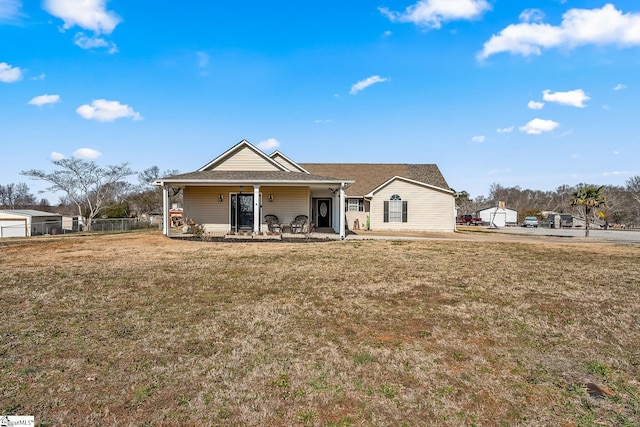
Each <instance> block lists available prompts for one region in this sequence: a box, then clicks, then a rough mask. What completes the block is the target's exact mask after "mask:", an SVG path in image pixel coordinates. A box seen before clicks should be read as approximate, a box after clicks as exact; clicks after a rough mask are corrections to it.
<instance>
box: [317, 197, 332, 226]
mask: <svg viewBox="0 0 640 427" xmlns="http://www.w3.org/2000/svg"><path fill="white" fill-rule="evenodd" d="M331 212H332V209H331V199H318V200H316V217H317V218H316V227H318V228H329V227H331Z"/></svg>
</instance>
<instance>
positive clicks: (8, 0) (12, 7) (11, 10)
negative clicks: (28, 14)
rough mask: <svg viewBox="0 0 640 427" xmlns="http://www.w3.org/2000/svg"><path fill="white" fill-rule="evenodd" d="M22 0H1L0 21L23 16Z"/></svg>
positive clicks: (8, 20)
mask: <svg viewBox="0 0 640 427" xmlns="http://www.w3.org/2000/svg"><path fill="white" fill-rule="evenodd" d="M21 8H22V2H21V1H20V0H0V22H3V21H6V22H10V21H14V20H16V19H17V18H20V17H21V16H22V12H21V11H20V9H21Z"/></svg>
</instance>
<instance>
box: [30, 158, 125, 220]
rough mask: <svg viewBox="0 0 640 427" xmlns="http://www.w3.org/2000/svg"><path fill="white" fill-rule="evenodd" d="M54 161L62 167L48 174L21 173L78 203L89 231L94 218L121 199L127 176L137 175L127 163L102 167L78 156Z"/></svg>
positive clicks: (80, 213)
mask: <svg viewBox="0 0 640 427" xmlns="http://www.w3.org/2000/svg"><path fill="white" fill-rule="evenodd" d="M52 163H53V164H54V165H56V166H58V167H61V168H62V170H56V171H53V172H49V173H47V172H44V171H42V170H37V169H32V170H27V171H22V172H21V174H22V175H25V176H28V177H29V178H32V179H37V180H41V181H46V182H48V183H50V184H51V186H50V187H49V188H48V189H47V190H48V191H53V192H58V191H62V192H64V193H65V199H66V200H68V201H69V202H70V203H72V204H73V205H75V206H76V208H77V209H78V215H79V216H80V217H82V218H83V220H84V223H85V226H86V227H87V229H89V230H91V223H92V221H93V219H94V218H96V217H97V216H98V215H100V214H101V213H102V212H104V210H105V209H107V208H109V207H110V206H111V205H112V204H113V203H117V202H118V201H119V200H118V198H119V196H120V195H121V194H122V193H123V191H125V190H126V188H127V185H126V183H125V182H124V178H126V177H127V176H129V175H133V174H134V172H133V171H132V170H131V169H129V166H128V164H127V163H122V164H120V165H116V166H113V165H112V166H107V167H105V168H102V167H100V166H98V165H97V164H96V163H95V162H94V161H90V160H83V159H78V158H76V157H70V158H66V159H62V160H55V161H53V162H52Z"/></svg>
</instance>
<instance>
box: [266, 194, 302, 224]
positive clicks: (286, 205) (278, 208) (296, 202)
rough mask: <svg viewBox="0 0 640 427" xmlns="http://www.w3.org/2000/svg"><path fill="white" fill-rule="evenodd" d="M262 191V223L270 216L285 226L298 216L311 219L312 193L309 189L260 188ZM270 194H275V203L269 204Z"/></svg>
mask: <svg viewBox="0 0 640 427" xmlns="http://www.w3.org/2000/svg"><path fill="white" fill-rule="evenodd" d="M260 191H261V192H262V221H264V216H265V215H268V214H271V215H276V216H277V217H278V219H279V220H280V222H281V223H282V224H283V225H287V224H289V223H291V221H293V219H294V218H295V217H296V216H297V215H307V216H308V217H311V213H310V212H309V206H310V200H311V193H310V191H309V188H308V187H260ZM269 194H273V202H269Z"/></svg>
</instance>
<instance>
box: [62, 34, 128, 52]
mask: <svg viewBox="0 0 640 427" xmlns="http://www.w3.org/2000/svg"><path fill="white" fill-rule="evenodd" d="M73 44H75V45H76V46H78V47H79V48H81V49H96V48H109V53H111V54H114V53H117V52H118V46H116V44H115V43H113V42H111V41H108V40H106V39H105V38H104V37H98V36H94V37H89V36H87V35H86V34H85V33H82V32H80V33H76V35H75V36H74V37H73Z"/></svg>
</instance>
